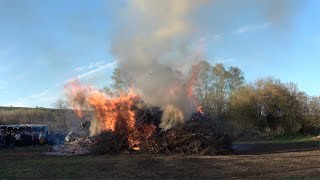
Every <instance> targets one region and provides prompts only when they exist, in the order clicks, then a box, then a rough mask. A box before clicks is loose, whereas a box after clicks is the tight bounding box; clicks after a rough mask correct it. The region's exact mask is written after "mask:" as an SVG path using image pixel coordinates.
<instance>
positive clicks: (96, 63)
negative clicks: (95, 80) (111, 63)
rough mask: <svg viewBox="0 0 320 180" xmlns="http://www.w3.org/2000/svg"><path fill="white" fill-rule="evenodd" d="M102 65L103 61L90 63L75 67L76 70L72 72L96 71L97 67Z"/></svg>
mask: <svg viewBox="0 0 320 180" xmlns="http://www.w3.org/2000/svg"><path fill="white" fill-rule="evenodd" d="M104 64H105V62H104V61H97V62H93V63H90V64H89V65H87V66H79V67H76V68H74V69H73V71H75V72H82V71H85V70H86V71H87V70H90V69H96V68H97V67H99V66H101V65H104Z"/></svg>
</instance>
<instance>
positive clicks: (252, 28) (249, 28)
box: [233, 22, 271, 35]
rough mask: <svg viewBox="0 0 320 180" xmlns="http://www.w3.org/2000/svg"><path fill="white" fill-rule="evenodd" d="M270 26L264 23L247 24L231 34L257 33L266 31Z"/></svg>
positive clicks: (268, 23)
mask: <svg viewBox="0 0 320 180" xmlns="http://www.w3.org/2000/svg"><path fill="white" fill-rule="evenodd" d="M270 25H271V23H270V22H265V23H263V24H249V25H245V26H242V27H240V28H238V29H237V30H235V31H233V34H236V35H241V34H244V33H248V32H253V31H258V30H262V29H266V28H268V27H270Z"/></svg>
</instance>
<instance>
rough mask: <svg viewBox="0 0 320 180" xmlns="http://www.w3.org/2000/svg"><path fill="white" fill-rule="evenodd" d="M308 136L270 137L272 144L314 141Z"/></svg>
mask: <svg viewBox="0 0 320 180" xmlns="http://www.w3.org/2000/svg"><path fill="white" fill-rule="evenodd" d="M313 138H314V136H310V135H278V136H274V137H272V141H273V142H308V141H314V140H313Z"/></svg>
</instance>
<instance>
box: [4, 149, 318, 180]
mask: <svg viewBox="0 0 320 180" xmlns="http://www.w3.org/2000/svg"><path fill="white" fill-rule="evenodd" d="M47 148H48V147H35V148H34V147H18V148H15V149H6V148H0V161H1V163H0V177H1V179H22V178H23V179H35V178H41V179H47V178H59V179H61V178H67V179H73V178H76V179H92V178H99V179H105V178H112V179H115V178H134V179H141V178H176V179H195V178H197V179H199V178H210V179H212V178H216V179H221V178H224V179H230V178H269V179H270V178H289V179H295V178H301V177H309V178H320V167H319V164H320V150H319V149H316V150H308V151H307V150H305V151H299V152H282V153H265V154H260V155H226V156H163V155H129V154H123V155H114V156H111V155H104V156H44V155H43V153H44V152H46V150H47Z"/></svg>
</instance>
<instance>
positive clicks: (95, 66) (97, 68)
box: [56, 61, 117, 87]
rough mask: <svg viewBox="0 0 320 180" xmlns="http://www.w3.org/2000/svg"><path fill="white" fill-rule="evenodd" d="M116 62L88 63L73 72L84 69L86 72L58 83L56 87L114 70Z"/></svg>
mask: <svg viewBox="0 0 320 180" xmlns="http://www.w3.org/2000/svg"><path fill="white" fill-rule="evenodd" d="M116 63H117V62H116V61H112V62H109V63H107V62H105V61H98V62H94V63H90V64H89V65H88V66H82V67H77V68H75V69H74V71H84V70H85V69H86V70H87V71H86V72H83V73H81V74H78V75H76V76H75V77H73V78H70V79H68V80H66V81H63V82H60V83H57V84H56V87H60V86H63V85H65V84H67V83H69V82H71V81H74V80H85V79H89V78H91V77H94V76H96V75H97V74H99V73H101V72H103V71H105V70H107V69H111V68H114V67H115V65H116Z"/></svg>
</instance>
